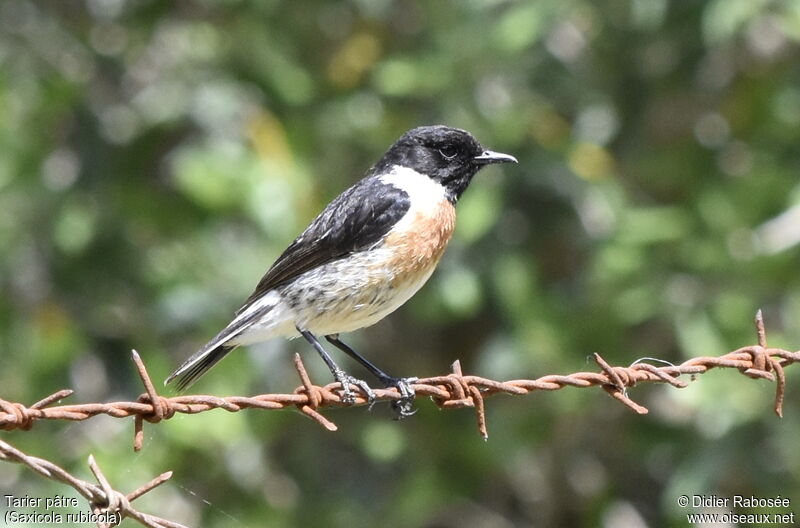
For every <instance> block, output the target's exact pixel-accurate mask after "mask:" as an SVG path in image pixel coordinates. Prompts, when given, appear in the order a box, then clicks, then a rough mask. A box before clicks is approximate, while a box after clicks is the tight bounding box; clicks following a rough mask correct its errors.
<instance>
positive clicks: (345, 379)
mask: <svg viewBox="0 0 800 528" xmlns="http://www.w3.org/2000/svg"><path fill="white" fill-rule="evenodd" d="M333 377H334V378H336V381H338V382H339V385H341V386H342V395H341V398H342V403H346V404H347V405H353V404H354V403H355V402H356V395H355V394H354V393H353V390H352V388H351V387H352V386H356V387H358V388H359V389H361V391H362V392H363V393H364V395H365V396H366V397H367V403H368V404H369V406H370V408H371V407H372V404H374V403H375V393H374V392H373V391H372V389H371V388H370V386H369V385H367V382H366V381H364V380H360V379H358V378H354V377H353V376H351V375H350V374H348V373H347V372H345V371H343V370H341V369H339V370H337V371H335V372H334V373H333Z"/></svg>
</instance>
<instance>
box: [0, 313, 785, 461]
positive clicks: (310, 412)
mask: <svg viewBox="0 0 800 528" xmlns="http://www.w3.org/2000/svg"><path fill="white" fill-rule="evenodd" d="M755 321H756V330H757V335H758V344H757V345H752V346H746V347H742V348H739V349H737V350H734V351H732V352H729V353H727V354H724V355H722V356H717V357H696V358H692V359H689V360H687V361H684V362H683V363H681V364H680V365H672V364H669V363H667V362H665V361H662V360H655V359H651V358H644V359H643V360H638V361H637V362H635V363H634V364H632V365H630V366H627V367H624V366H611V365H609V364H608V363H607V362H606V361H605V360H604V359H603V358H602V357H601V356H600V355H599V354H593V358H594V360H595V362H596V363H597V365H598V367H599V369H600V370H599V371H598V372H575V373H572V374H568V375H557V374H551V375H547V376H542V377H540V378H537V379H516V380H509V381H495V380H491V379H488V378H483V377H480V376H474V375H464V374H463V372H462V370H461V364H460V363H459V362H458V361H456V362H455V363H453V366H452V372H451V373H449V374H447V375H443V376H434V377H429V378H423V379H420V380H418V381H417V382H415V383H413V384H411V386H412V388H413V389H414V391H415V392H416V394H417V395H418V396H428V397H430V398H431V399H432V400H433V402H434V403H435V404H436V405H438V406H439V407H440V408H442V409H451V408H461V407H472V408H474V409H475V413H476V420H477V425H478V431H479V432H480V434H481V436H483V438H487V437H488V429H487V424H486V414H485V408H484V401H483V400H484V398H486V397H489V396H492V395H495V394H500V393H504V394H511V395H524V394H530V393H532V392H536V391H554V390H559V389H562V388H564V387H578V388H585V387H595V386H600V387H602V388H603V390H605V392H607V393H608V394H609V395H610V396H611V397H613V398H614V399H616V400H618V401H619V402H621V403H623V404H624V405H626V406H627V407H629V408H630V409H632V410H633V411H635V412H637V413H639V414H645V413H647V412H648V410H647V408H646V407H644V406H642V405H640V404H638V403H636V402H635V401H633V400H632V399H631V398H630V397H629V395H628V389H629V388H631V387H634V386H635V385H637V384H639V383H668V384H670V385H672V386H674V387H678V388H681V387H685V386H686V385H687V383H686V382H685V381H684V380H682V379H680V377H681V376H684V375H691V376H696V375H699V374H703V373H705V372H707V371H709V370H711V369H714V368H726V369H737V370H738V371H740V372H741V373H742V374H744V375H746V376H748V377H750V378H754V379H766V380H769V381H772V382H775V386H776V392H775V405H774V409H775V412H776V414H778V416H781V415H782V409H783V399H784V393H785V388H786V376H785V373H784V368H785V367H786V366H788V365H791V364H793V363H797V362H800V351H798V352H790V351H788V350H784V349H780V348H768V347H767V343H766V332H765V330H764V322H763V318H762V315H761V311H760V310H759V311H758V313H757V314H756V319H755ZM132 357H133V361H134V363H135V364H136V368H137V371H138V373H139V377H140V378H141V381H142V384H143V385H144V387H145V392H144V393H143V394H142V395H141V396H139V398H138V399H137V400H136V401H121V402H109V403H83V404H76V405H60V406H53V404H54V403H56V402H58V401H59V400H61V399H63V398H65V397H67V396H69V395H70V394H72V391H70V390H61V391H58V392H56V393H53V394H51V395H50V396H47V397H46V398H44V399H42V400H41V401H38V402H36V403H34V404H33V405H31V406H30V407H27V406H25V405H23V404H21V403H16V402H9V401H6V400H2V399H0V428H2V429H5V430H12V429H22V430H28V429H30V428H31V427H32V426H33V425H34V424H35V423H36V422H38V421H41V420H73V421H79V420H86V419H89V418H91V417H93V416H97V415H99V414H105V415H108V416H112V417H115V418H125V417H128V416H134V417H135V422H134V423H135V425H134V450H136V451H139V450H140V449H141V448H142V443H143V438H144V436H143V423H144V421H147V422H150V423H158V422H160V421H162V420H168V419H169V418H171V417H173V416H174V415H175V414H176V413H181V414H196V413H201V412H205V411H210V410H213V409H223V410H226V411H228V412H238V411H241V410H243V409H264V410H277V409H285V408H287V407H295V408H298V409H299V410H300V411H301V412H302V413H303V414H305V415H307V416H308V417H310V418H312V419H313V420H315V421H316V422H317V423H319V424H320V425H322V426H323V427H325V428H326V429H328V430H329V431H335V430H336V429H337V427H336V424H334V423H333V422H332V421H330V420H329V419H328V418H326V417H325V416H324V415H323V414H322V413H321V412H320V411H321V410H322V409H325V408H326V407H345V406H350V405H356V406H357V405H366V404H368V403H370V402H369V400H368V398H367V395H366V394H364V393H363V392H361V391H359V393H358V394H357V395H356V401H355V403H353V404H346V403H344V402H343V401H342V397H341V388H342V387H341V385H340V384H339V383H338V382H336V383H329V384H327V385H322V386H320V385H315V384H314V383H312V381H311V379H310V377H309V375H308V371H307V370H306V368H305V366H304V365H303V362H302V360H301V359H300V356H299V354H295V356H294V366H295V369H296V370H297V374H298V376H299V377H300V382H301V385H300V386H298V387H297V388H296V389H295V390H294V392H292V393H291V394H261V395H257V396H249V397H248V396H227V397H219V396H211V395H180V396H173V397H165V396H161V395H159V394H158V392H157V391H156V389H155V385H154V384H153V382H152V380H151V379H150V376H149V374H148V373H147V369H146V367H145V365H144V363H143V362H142V359H141V358H140V357H139V354H138V353H137V352H136V351H135V350H134V351H132ZM648 361H649V362H648ZM654 362H657V363H662V364H660V365H658V366H656V365H654V364H653V363H654ZM374 393H375V397H376V400H378V401H397V400H399V399H400V397H401V395H400V393H399V391H398V390H397V389H396V388H393V387H392V388H386V389H374Z"/></svg>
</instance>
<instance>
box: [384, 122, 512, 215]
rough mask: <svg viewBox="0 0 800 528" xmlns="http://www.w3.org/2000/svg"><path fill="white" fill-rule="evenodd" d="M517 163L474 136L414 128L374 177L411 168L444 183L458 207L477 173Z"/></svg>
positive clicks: (444, 129)
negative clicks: (492, 165) (396, 168)
mask: <svg viewBox="0 0 800 528" xmlns="http://www.w3.org/2000/svg"><path fill="white" fill-rule="evenodd" d="M507 162H513V163H516V162H517V160H516V158H514V156H509V155H508V154H502V153H500V152H492V151H491V150H485V149H484V148H483V147H482V146H481V144H480V143H478V140H477V139H475V138H474V137H472V134H470V133H469V132H467V131H465V130H460V129H458V128H450V127H447V126H444V125H436V126H424V127H418V128H413V129H411V130H409V131H408V132H406V133H405V134H403V135H402V137H400V139H398V140H397V141H396V142H395V144H394V145H392V146H391V148H389V150H388V151H387V152H386V154H384V155H383V158H381V160H380V161H379V162H378V163H377V164H375V167H373V169H372V172H373V174H377V173H381V172H388V171H390V170H391V169H392V167H393V166H394V165H400V166H402V167H408V168H409V169H414V170H415V171H417V172H419V173H421V174H425V175H427V176H429V177H430V178H431V179H433V180H434V181H436V182H438V183H441V184H442V185H443V186H444V187H445V189H446V190H447V197H448V199H449V200H450V201H451V202H453V203H455V202H456V201H458V199H459V198H460V197H461V193H463V192H464V190H465V189H466V188H467V186H468V185H469V184H470V182H471V181H472V178H473V176H475V173H477V172H478V170H480V169H481V168H482V167H483V166H484V165H488V164H490V163H507Z"/></svg>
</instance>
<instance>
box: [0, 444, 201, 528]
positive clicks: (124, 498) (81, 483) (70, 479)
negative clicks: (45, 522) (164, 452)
mask: <svg viewBox="0 0 800 528" xmlns="http://www.w3.org/2000/svg"><path fill="white" fill-rule="evenodd" d="M0 460H3V461H6V462H16V463H19V464H23V465H25V466H28V467H29V468H30V469H32V470H34V471H35V472H36V473H38V474H39V475H41V476H43V477H45V478H48V479H51V480H55V481H57V482H63V483H65V484H68V485H70V486H72V487H73V488H75V489H76V490H77V491H78V493H80V494H81V495H82V496H83V497H84V498H85V499H86V500H87V501H89V506H90V508H91V510H92V513H93V514H94V515H95V516H96V517H95V518H96V519H99V520H98V522H97V523H96V524H97V526H98V527H99V528H109V527H111V526H116V525H117V524H119V523H120V522H121V521H122V519H125V518H131V519H135V520H137V521H139V523H140V524H142V525H144V526H147V527H149V528H186V527H185V526H184V525H182V524H178V523H176V522H172V521H169V520H167V519H162V518H161V517H156V516H155V515H150V514H147V513H142V512H140V511H138V510H136V509H135V508H134V507H133V506H131V502H133V501H134V500H136V499H138V498H139V497H141V496H142V495H144V494H145V493H147V492H149V491H152V490H153V489H155V488H156V487H158V486H160V485H161V484H163V483H164V482H166V481H167V480H169V478H170V477H172V471H167V472H166V473H162V474H161V475H159V476H157V477H156V478H154V479H153V480H151V481H150V482H148V483H147V484H145V485H143V486H141V487H139V488H138V489H136V490H135V491H132V492H131V493H128V494H127V495H126V494H124V493H121V492H119V491H117V490H115V489H114V488H112V487H111V484H109V482H108V479H107V478H106V477H105V475H104V474H103V472H102V471H101V470H100V467H99V466H98V465H97V462H96V461H95V459H94V457H93V456H91V455H89V461H88V462H89V469H91V471H92V474H93V475H94V477H95V478H96V479H97V484H93V483H91V482H87V481H85V480H81V479H79V478H77V477H75V476H73V475H71V474H70V473H69V472H67V470H65V469H64V468H62V467H60V466H57V465H55V464H54V463H52V462H50V461H49V460H45V459H43V458H38V457H34V456H30V455H26V454H25V453H23V452H22V451H20V450H19V449H17V448H15V447H13V446H12V445H11V444H9V443H7V442H4V441H3V440H0ZM105 520H108V521H109V522H105ZM37 524H38V522H37Z"/></svg>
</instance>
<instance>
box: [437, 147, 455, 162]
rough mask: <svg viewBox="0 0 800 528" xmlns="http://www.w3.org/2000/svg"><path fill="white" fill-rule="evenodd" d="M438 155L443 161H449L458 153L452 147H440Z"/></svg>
mask: <svg viewBox="0 0 800 528" xmlns="http://www.w3.org/2000/svg"><path fill="white" fill-rule="evenodd" d="M439 154H441V155H442V157H443V158H444V159H448V160H451V159H453V158H455V157H456V155H457V154H458V151H457V150H456V149H455V148H454V147H442V148H440V149H439Z"/></svg>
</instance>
